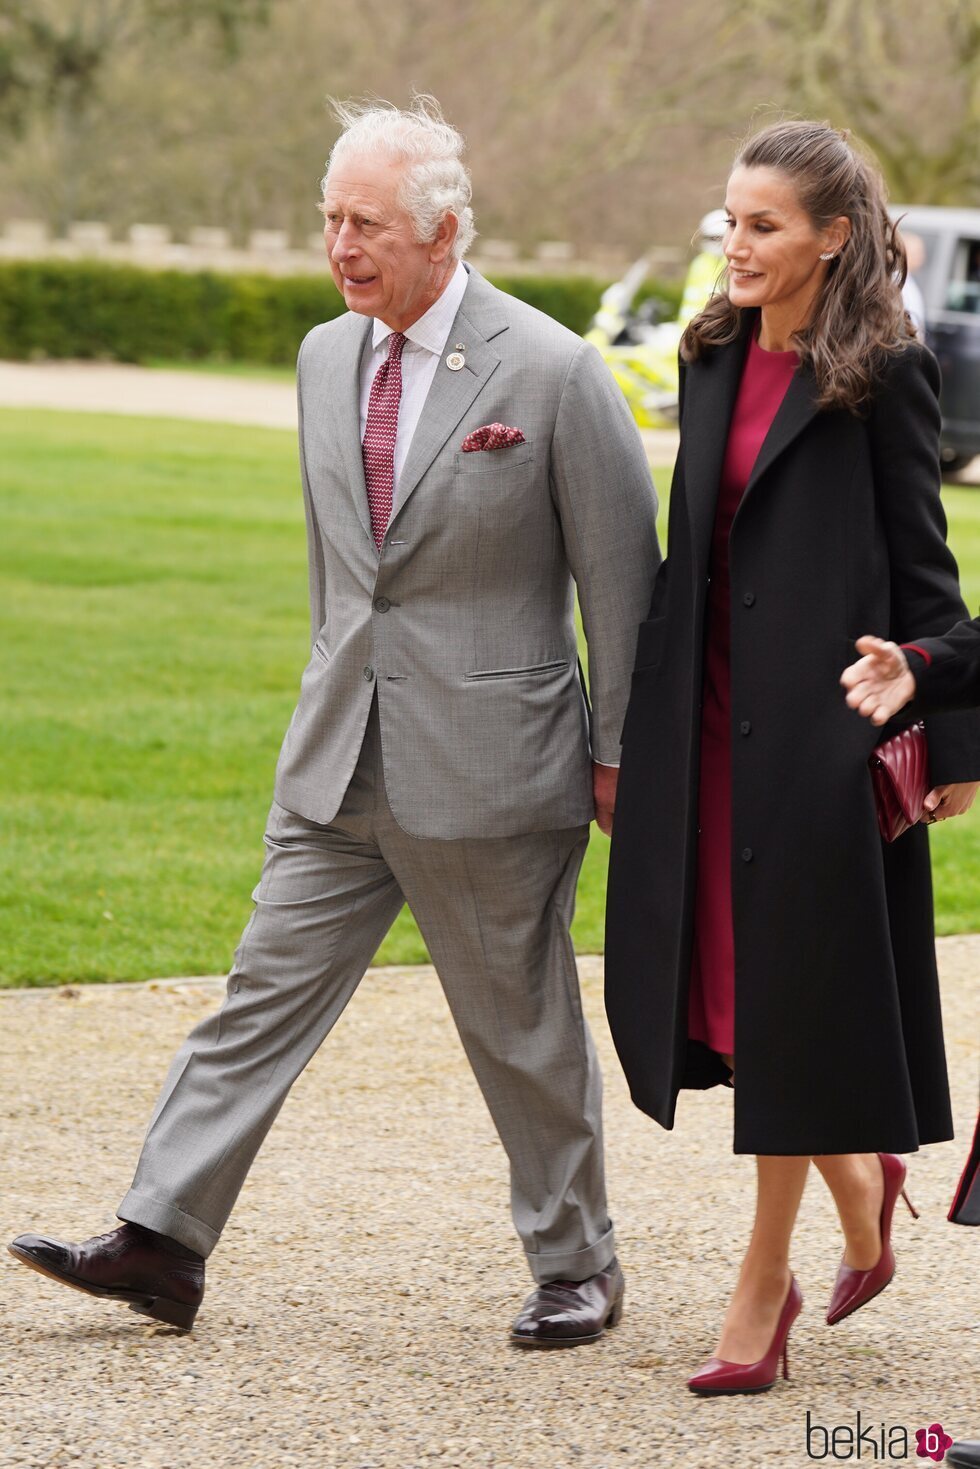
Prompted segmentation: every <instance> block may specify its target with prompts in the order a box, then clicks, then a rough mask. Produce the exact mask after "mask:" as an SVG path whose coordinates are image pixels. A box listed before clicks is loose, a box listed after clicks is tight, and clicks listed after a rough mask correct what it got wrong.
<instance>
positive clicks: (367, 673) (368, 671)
mask: <svg viewBox="0 0 980 1469" xmlns="http://www.w3.org/2000/svg"><path fill="white" fill-rule="evenodd" d="M364 677H365V678H366V679H367V681H368V683H370V682H371V680H372V678H373V677H374V669H373V668H372V667H371V665H370V664H368V666H367V668H365V670H364Z"/></svg>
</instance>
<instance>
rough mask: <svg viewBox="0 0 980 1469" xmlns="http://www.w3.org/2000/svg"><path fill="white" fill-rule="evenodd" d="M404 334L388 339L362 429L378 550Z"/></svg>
mask: <svg viewBox="0 0 980 1469" xmlns="http://www.w3.org/2000/svg"><path fill="white" fill-rule="evenodd" d="M404 345H405V334H404V332H392V334H391V336H390V337H389V338H388V356H387V357H386V358H385V360H384V362H382V364H381V366H380V367H379V368H378V370H377V372H376V373H375V374H374V382H373V383H372V384H371V396H370V398H369V399H368V411H367V425H366V427H365V429H364V443H363V444H362V446H361V449H362V452H363V455H364V480H365V483H366V484H367V497H368V505H369V506H370V509H371V532H372V534H373V536H374V544H375V545H376V546H377V547H378V550H379V551H380V549H381V542H382V541H383V540H384V538H385V531H386V530H387V529H388V522H389V520H390V519H391V502H392V497H393V495H394V491H395V435H396V434H397V432H398V405H399V403H400V402H401V396H402V348H403V347H404Z"/></svg>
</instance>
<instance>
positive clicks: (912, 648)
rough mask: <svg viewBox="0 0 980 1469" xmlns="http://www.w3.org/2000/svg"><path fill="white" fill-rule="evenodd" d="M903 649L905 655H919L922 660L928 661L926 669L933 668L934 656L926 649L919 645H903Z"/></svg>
mask: <svg viewBox="0 0 980 1469" xmlns="http://www.w3.org/2000/svg"><path fill="white" fill-rule="evenodd" d="M901 647H902V652H903V653H918V655H919V657H920V658H924V659H925V660H926V667H927V668H929V667H930V666H931V664H932V654H931V653H927V652H926V650H925V648H920V647H919V645H918V643H902V645H901Z"/></svg>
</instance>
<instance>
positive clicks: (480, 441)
mask: <svg viewBox="0 0 980 1469" xmlns="http://www.w3.org/2000/svg"><path fill="white" fill-rule="evenodd" d="M526 443H527V439H526V438H525V437H524V435H523V434H522V433H521V431H520V429H519V428H507V427H506V426H505V425H504V424H502V423H486V424H484V425H483V427H482V428H475V429H474V430H473V432H472V433H471V434H467V435H466V438H465V439H464V440H463V453H464V454H472V453H474V451H475V450H477V449H507V448H509V447H510V445H511V444H526Z"/></svg>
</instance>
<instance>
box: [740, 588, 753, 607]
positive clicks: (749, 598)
mask: <svg viewBox="0 0 980 1469" xmlns="http://www.w3.org/2000/svg"><path fill="white" fill-rule="evenodd" d="M742 606H743V607H754V606H755V592H746V593H745V594H744V595H743V597H742Z"/></svg>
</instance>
